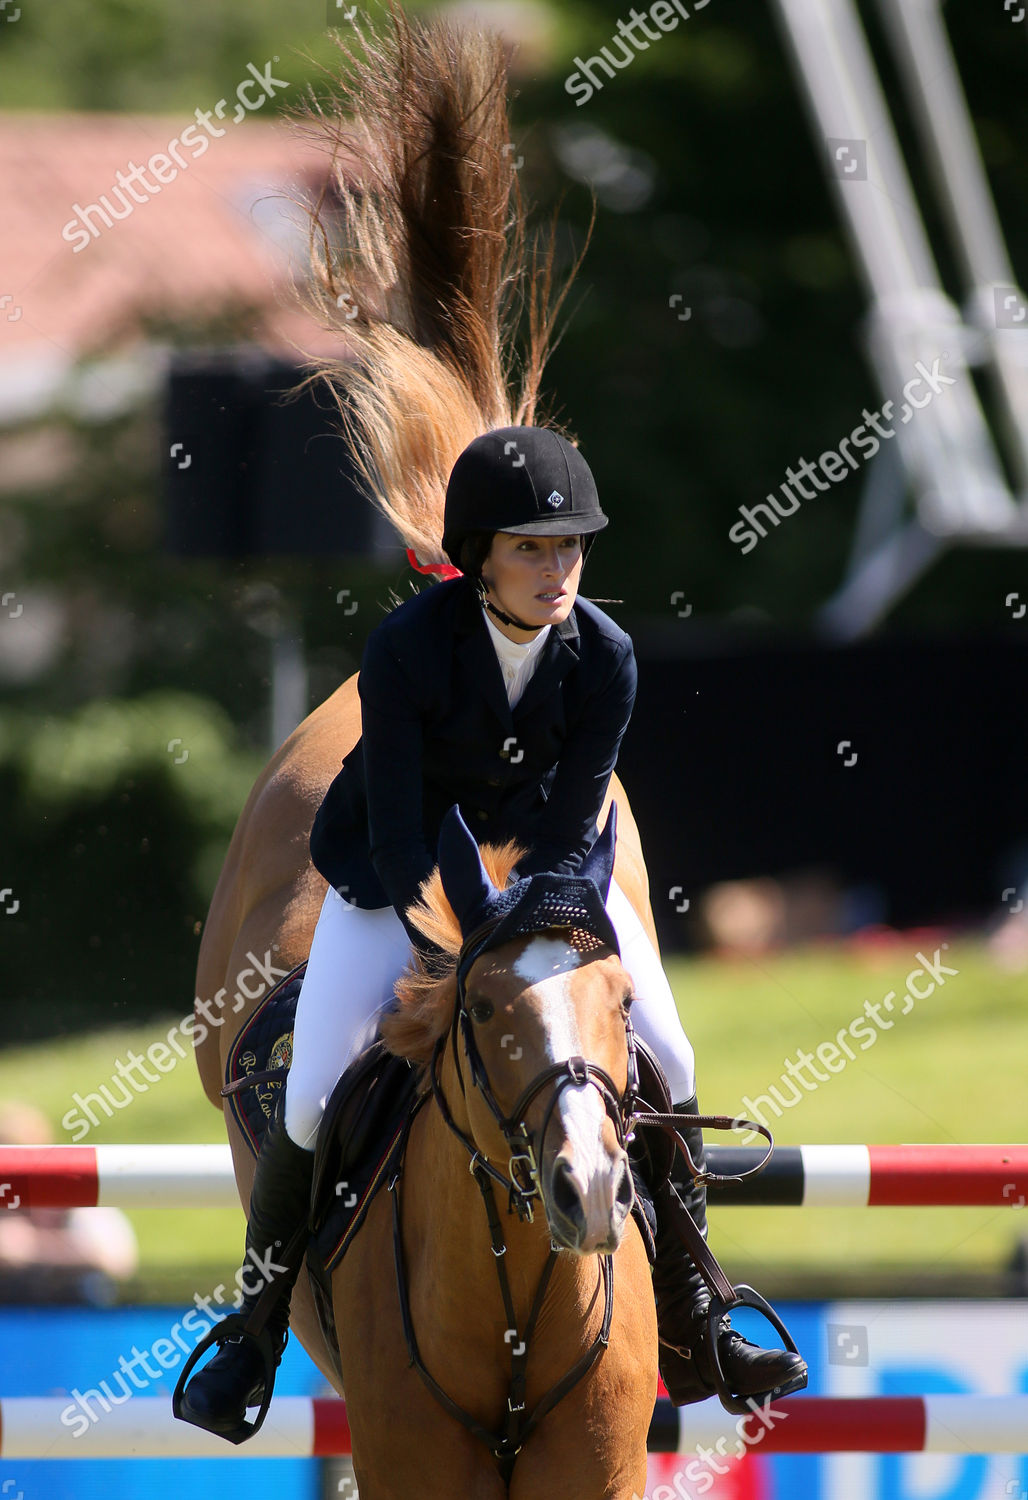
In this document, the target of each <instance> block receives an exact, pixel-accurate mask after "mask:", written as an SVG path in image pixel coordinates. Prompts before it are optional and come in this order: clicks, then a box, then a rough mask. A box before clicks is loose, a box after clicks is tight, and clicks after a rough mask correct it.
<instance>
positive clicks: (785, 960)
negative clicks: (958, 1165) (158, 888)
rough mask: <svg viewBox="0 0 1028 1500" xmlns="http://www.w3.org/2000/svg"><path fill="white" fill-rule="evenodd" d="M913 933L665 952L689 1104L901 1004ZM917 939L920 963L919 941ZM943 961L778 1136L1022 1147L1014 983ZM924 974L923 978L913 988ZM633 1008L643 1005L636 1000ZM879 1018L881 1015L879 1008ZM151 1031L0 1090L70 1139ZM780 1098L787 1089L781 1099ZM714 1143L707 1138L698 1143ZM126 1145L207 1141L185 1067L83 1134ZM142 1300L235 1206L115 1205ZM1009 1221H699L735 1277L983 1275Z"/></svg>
mask: <svg viewBox="0 0 1028 1500" xmlns="http://www.w3.org/2000/svg"><path fill="white" fill-rule="evenodd" d="M918 946H919V939H918V938H917V937H914V936H912V937H910V938H903V937H901V938H900V939H898V940H897V942H896V943H895V944H893V945H890V946H889V947H885V948H882V949H877V950H874V951H869V952H864V953H856V952H853V951H847V950H844V949H839V948H825V949H820V948H811V949H806V950H797V951H793V952H791V953H788V954H785V955H781V956H776V957H763V958H761V959H759V960H749V959H742V958H737V959H731V960H725V959H716V958H705V959H700V960H671V961H670V962H669V968H668V972H669V976H670V978H671V982H672V985H673V987H674V990H675V994H676V997H677V999H678V1002H679V1008H680V1011H681V1014H682V1018H683V1021H684V1023H685V1026H686V1029H687V1031H688V1033H689V1035H690V1037H691V1039H692V1041H693V1044H694V1046H695V1048H696V1054H697V1064H698V1081H699V1095H700V1103H701V1106H702V1107H703V1109H704V1110H705V1111H707V1112H710V1113H724V1114H728V1115H734V1114H736V1113H739V1112H743V1111H744V1108H745V1106H744V1104H743V1100H744V1099H745V1098H746V1096H750V1097H751V1098H754V1099H755V1098H756V1097H757V1096H758V1095H759V1094H762V1093H765V1092H766V1091H767V1089H768V1088H769V1086H770V1085H771V1084H775V1083H778V1082H779V1080H780V1078H781V1075H782V1073H783V1070H784V1064H785V1061H786V1059H788V1058H794V1057H796V1055H797V1051H798V1050H799V1049H800V1048H803V1049H805V1050H806V1051H808V1052H814V1051H815V1049H816V1048H817V1046H818V1044H819V1043H821V1042H825V1041H830V1040H832V1039H834V1037H835V1036H836V1033H837V1032H838V1031H839V1030H840V1029H842V1028H844V1027H846V1026H848V1025H849V1024H850V1022H851V1021H853V1020H854V1019H855V1018H856V1017H857V1016H858V1015H860V1014H861V1012H862V1010H863V1006H864V1002H865V1001H866V1000H870V1001H872V1002H878V1001H881V1000H882V999H883V998H884V996H885V995H886V994H887V993H888V991H889V990H895V991H896V992H897V994H898V995H899V996H900V997H901V999H902V994H903V991H904V987H905V978H906V974H907V973H908V971H909V970H910V969H912V968H913V967H915V966H916V964H917V959H916V958H915V956H914V954H915V952H916V949H917V947H918ZM920 946H921V947H922V948H923V949H924V950H925V951H926V952H927V953H928V954H929V956H931V953H932V952H933V951H934V947H935V943H934V941H933V942H932V943H931V944H930V945H929V943H928V940H927V938H926V939H925V940H924V941H923V942H921V943H920ZM943 959H944V962H946V963H948V964H949V965H950V966H951V967H953V968H956V969H958V970H959V973H958V974H957V975H955V976H951V977H948V978H947V979H946V982H945V985H944V986H942V987H940V988H938V989H937V990H936V992H935V994H934V995H932V996H931V997H930V998H929V999H927V1000H924V1001H920V1002H918V1003H917V1004H916V1005H915V1007H914V1009H913V1010H912V1011H911V1012H910V1013H909V1014H908V1015H906V1016H900V1015H899V1014H898V1011H899V1007H900V1002H899V1001H897V1004H896V1010H895V1011H894V1013H893V1014H894V1016H895V1025H894V1027H893V1028H892V1029H891V1030H887V1031H882V1032H877V1033H875V1035H876V1040H875V1042H874V1044H873V1045H872V1046H870V1047H869V1048H868V1049H867V1050H866V1051H861V1050H859V1042H854V1043H852V1044H851V1045H852V1046H853V1050H854V1051H855V1053H856V1058H855V1060H854V1061H852V1062H847V1064H846V1067H845V1069H844V1071H842V1072H841V1073H838V1074H836V1075H834V1076H832V1077H830V1078H829V1080H828V1081H827V1082H826V1083H824V1084H822V1085H820V1086H819V1087H818V1088H817V1089H816V1091H815V1092H812V1093H809V1094H805V1095H804V1096H803V1098H802V1099H801V1100H800V1102H799V1103H798V1104H796V1106H795V1107H794V1108H792V1109H790V1110H788V1111H786V1112H785V1113H783V1115H782V1117H781V1119H779V1120H774V1119H770V1118H769V1124H770V1125H771V1128H772V1130H773V1131H774V1133H775V1139H776V1141H778V1142H779V1143H780V1144H783V1145H789V1144H799V1143H802V1142H818V1141H821V1142H833V1141H838V1142H851V1141H856V1142H862V1141H869V1142H880V1143H886V1142H902V1141H941V1142H944V1141H971V1142H981V1141H1000V1142H1003V1141H1010V1142H1016V1141H1023V1140H1025V1139H1026V1138H1028V1132H1026V1126H1028V1110H1026V1104H1025V1099H1026V1091H1025V1078H1024V1075H1025V1062H1026V1059H1028V1008H1026V1007H1025V1004H1024V998H1023V997H1024V980H1023V978H1022V977H1021V976H1018V975H1015V974H1009V973H1006V972H1004V971H1002V970H1001V969H999V968H997V967H996V965H995V964H994V963H993V961H992V960H991V958H990V956H989V954H988V952H987V950H986V949H985V947H984V946H983V945H982V944H980V943H975V942H971V941H966V942H954V944H953V945H952V946H951V947H950V948H949V949H948V950H946V952H945V953H944V955H943ZM923 982H924V981H923V980H922V981H921V983H923ZM643 1003H645V1002H644V1001H641V1002H640V1004H643ZM887 1018H888V1017H887ZM174 1019H176V1018H173V1017H172V1018H168V1019H167V1020H166V1021H164V1023H163V1024H161V1023H158V1022H157V1021H155V1022H154V1023H153V1024H152V1025H151V1026H148V1027H145V1028H141V1029H137V1030H126V1031H109V1032H103V1033H99V1034H96V1035H93V1036H90V1037H84V1038H75V1039H72V1040H67V1041H53V1042H49V1043H46V1044H44V1045H36V1046H32V1047H24V1048H19V1049H16V1050H10V1051H7V1052H6V1053H4V1054H2V1055H0V1098H5V1099H9V1098H12V1097H18V1098H24V1099H31V1100H32V1101H34V1102H35V1103H36V1104H38V1105H39V1106H40V1107H41V1108H42V1109H43V1110H44V1111H45V1112H46V1113H47V1114H48V1115H49V1117H50V1119H51V1120H52V1122H53V1124H54V1128H55V1134H56V1138H57V1139H59V1140H62V1139H63V1140H69V1139H70V1136H68V1135H67V1133H66V1132H65V1131H62V1129H61V1124H60V1122H61V1119H62V1116H63V1115H64V1114H65V1113H66V1112H67V1111H68V1110H69V1109H70V1108H71V1107H72V1102H73V1101H72V1095H73V1093H74V1092H75V1091H76V1090H78V1091H79V1092H80V1093H86V1092H87V1091H89V1090H92V1089H95V1088H96V1087H97V1086H98V1085H99V1084H101V1083H104V1082H107V1081H109V1080H110V1078H111V1075H112V1072H113V1069H114V1064H115V1062H116V1061H117V1059H118V1058H126V1057H127V1054H128V1051H129V1049H130V1048H133V1049H135V1051H136V1052H143V1051H144V1050H145V1049H146V1047H147V1046H148V1045H149V1044H150V1043H152V1042H154V1041H156V1040H158V1039H159V1038H161V1037H163V1036H164V1035H165V1034H166V1033H167V1031H168V1028H169V1026H170V1025H171V1024H172V1022H173V1021H174ZM786 1097H788V1095H786ZM719 1138H720V1139H724V1140H727V1139H729V1137H717V1136H714V1135H710V1136H709V1137H708V1139H711V1140H714V1139H719ZM87 1140H88V1142H89V1143H90V1144H93V1145H102V1144H106V1143H114V1142H127V1141H165V1142H173V1141H182V1142H192V1141H221V1140H224V1131H223V1127H222V1123H221V1119H220V1117H219V1115H218V1113H217V1112H216V1111H215V1110H214V1109H213V1108H212V1107H211V1106H210V1104H208V1103H207V1101H206V1099H205V1098H204V1097H203V1094H202V1093H201V1090H200V1085H199V1080H198V1078H197V1075H196V1072H195V1069H194V1067H193V1063H192V1060H191V1059H189V1058H187V1059H186V1060H184V1061H182V1062H180V1063H179V1064H178V1066H177V1067H176V1068H175V1069H174V1071H173V1072H171V1073H169V1074H167V1075H165V1076H164V1077H162V1078H161V1079H160V1081H159V1082H158V1083H155V1084H153V1085H151V1086H150V1087H149V1089H148V1090H147V1092H146V1093H144V1094H141V1095H139V1097H138V1098H136V1099H135V1100H134V1101H133V1102H132V1103H131V1104H129V1105H128V1106H127V1107H126V1108H124V1109H123V1110H120V1111H118V1112H117V1113H116V1114H115V1115H114V1116H113V1117H112V1118H111V1119H110V1120H103V1121H102V1122H101V1124H100V1125H99V1126H97V1127H96V1128H95V1129H94V1130H92V1131H91V1132H90V1134H89V1136H88V1137H87ZM130 1218H131V1219H132V1222H133V1224H134V1226H135V1229H136V1233H137V1235H138V1237H139V1242H140V1249H141V1254H142V1269H141V1278H140V1280H141V1283H142V1282H145V1284H146V1289H147V1291H148V1292H149V1294H150V1295H161V1294H168V1292H169V1290H171V1291H178V1290H180V1289H181V1288H182V1287H185V1286H189V1287H196V1286H197V1285H206V1284H208V1283H210V1284H211V1285H212V1286H213V1285H214V1284H216V1283H217V1281H218V1280H219V1279H223V1278H224V1277H225V1275H226V1273H227V1272H228V1271H229V1270H230V1269H231V1268H232V1267H234V1265H235V1263H236V1259H237V1257H238V1255H239V1254H240V1251H241V1244H242V1231H243V1218H242V1213H241V1212H240V1211H239V1210H237V1209H232V1210H217V1211H215V1210H192V1211H187V1210H181V1211H162V1210H139V1211H134V1212H132V1213H131V1214H130ZM1024 1222H1025V1221H1024V1217H1023V1216H1022V1215H1016V1214H1011V1213H1010V1212H1009V1211H1006V1210H1001V1209H956V1210H954V1209H872V1210H867V1209H865V1210H858V1209H854V1210H847V1209H813V1210H812V1209H733V1208H718V1209H716V1210H714V1211H713V1214H712V1230H711V1241H712V1244H713V1247H714V1249H715V1251H716V1253H717V1254H718V1255H719V1256H721V1257H722V1259H723V1260H724V1262H725V1264H726V1268H727V1269H728V1270H729V1272H730V1274H732V1275H733V1276H734V1277H735V1278H736V1279H738V1278H740V1277H743V1278H744V1279H746V1280H751V1281H753V1282H754V1283H756V1284H758V1285H759V1284H760V1283H761V1280H762V1279H763V1278H765V1277H767V1276H770V1277H772V1279H774V1278H776V1277H777V1278H781V1277H783V1276H789V1277H790V1278H799V1280H800V1284H802V1278H803V1277H804V1276H805V1275H807V1274H809V1275H811V1276H813V1275H815V1274H832V1273H836V1272H839V1273H843V1272H845V1273H853V1272H857V1271H859V1272H867V1273H877V1274H878V1275H880V1276H888V1275H889V1274H894V1273H903V1274H905V1275H907V1277H908V1279H909V1276H910V1274H911V1273H915V1272H919V1271H924V1272H927V1273H930V1274H946V1273H948V1274H951V1275H959V1274H961V1273H966V1272H971V1271H997V1270H999V1269H1000V1268H1002V1266H1003V1265H1004V1264H1005V1262H1006V1261H1007V1260H1008V1258H1009V1256H1010V1253H1011V1251H1012V1249H1013V1246H1014V1244H1015V1241H1016V1239H1017V1237H1018V1235H1019V1234H1023V1233H1024V1232H1025V1230H1024V1227H1023V1226H1024Z"/></svg>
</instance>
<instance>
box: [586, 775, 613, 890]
mask: <svg viewBox="0 0 1028 1500" xmlns="http://www.w3.org/2000/svg"><path fill="white" fill-rule="evenodd" d="M617 814H618V807H617V803H616V802H614V801H613V800H612V801H611V804H610V812H609V813H608V814H607V821H606V823H604V825H603V831H602V833H599V834H597V836H596V842H595V843H594V844H593V846H592V848H591V849H590V850H589V853H588V854H587V855H586V856H585V859H584V860H583V861H582V864H581V868H580V869H579V872H578V873H579V875H583V876H585V877H586V878H587V879H589V880H594V881H595V882H596V885H597V887H598V888H599V892H600V895H601V896H602V897H603V899H604V902H606V900H607V893H608V891H609V890H610V879H611V876H612V875H613V873H614V842H615V839H616V836H617Z"/></svg>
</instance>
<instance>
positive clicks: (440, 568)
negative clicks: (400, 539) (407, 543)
mask: <svg viewBox="0 0 1028 1500" xmlns="http://www.w3.org/2000/svg"><path fill="white" fill-rule="evenodd" d="M407 561H408V562H409V563H410V565H411V567H412V568H417V570H418V572H419V573H438V574H439V576H440V578H463V577H464V574H463V573H462V572H461V570H460V568H455V567H454V566H453V564H452V563H419V562H418V559H417V557H416V556H415V553H414V548H413V547H408V548H407Z"/></svg>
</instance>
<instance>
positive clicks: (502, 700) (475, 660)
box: [454, 587, 514, 729]
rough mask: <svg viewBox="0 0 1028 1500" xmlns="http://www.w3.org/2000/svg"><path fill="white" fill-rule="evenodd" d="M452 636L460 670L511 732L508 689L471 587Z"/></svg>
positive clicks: (460, 609)
mask: <svg viewBox="0 0 1028 1500" xmlns="http://www.w3.org/2000/svg"><path fill="white" fill-rule="evenodd" d="M455 635H456V641H455V645H454V651H455V654H456V657H457V660H458V661H459V662H460V665H461V667H462V668H463V670H464V671H465V673H466V674H467V675H468V676H469V677H470V678H471V680H472V681H473V682H474V683H475V685H476V686H477V687H478V689H479V691H480V692H481V693H482V694H483V696H484V698H485V701H486V702H487V703H488V705H489V707H490V708H491V709H492V711H493V713H494V714H495V715H496V717H497V718H498V719H499V721H500V723H501V724H502V725H503V726H504V727H505V728H506V729H512V728H513V727H514V721H513V720H512V718H511V714H510V703H509V702H508V701H507V689H506V688H505V687H504V685H503V673H502V672H501V671H500V663H499V662H498V661H497V659H496V652H495V650H494V649H493V643H492V641H491V640H490V639H489V631H488V630H487V629H486V623H485V620H484V619H483V618H482V606H481V605H480V604H479V602H478V599H477V597H476V595H475V592H474V590H473V589H472V588H471V587H469V588H468V589H467V591H466V593H465V595H464V597H463V598H462V599H461V601H460V607H459V609H458V612H457V619H456V621H455Z"/></svg>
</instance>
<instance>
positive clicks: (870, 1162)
mask: <svg viewBox="0 0 1028 1500" xmlns="http://www.w3.org/2000/svg"><path fill="white" fill-rule="evenodd" d="M762 1154H763V1153H762V1148H759V1147H737V1146H715V1145H710V1146H708V1147H707V1158H708V1164H709V1166H710V1168H711V1170H712V1171H715V1172H722V1173H729V1174H731V1173H736V1172H741V1171H745V1170H747V1169H748V1168H750V1167H753V1166H754V1165H755V1164H756V1163H757V1162H758V1161H759V1160H760V1157H761V1155H762ZM710 1201H711V1202H712V1203H717V1204H724V1205H726V1206H727V1205H737V1206H739V1207H752V1206H756V1205H761V1204H763V1205H775V1204H778V1205H790V1204H791V1205H794V1206H800V1205H802V1206H803V1207H812V1208H817V1207H822V1208H882V1207H910V1208H915V1207H916V1208H933V1207H948V1208H957V1207H984V1208H1023V1207H1025V1205H1026V1204H1028V1146H940V1145H931V1146H779V1147H777V1148H776V1150H775V1153H774V1156H773V1157H772V1158H771V1161H770V1162H769V1163H768V1165H767V1167H766V1168H765V1169H764V1171H763V1172H761V1173H760V1174H759V1176H757V1177H753V1178H750V1179H749V1180H748V1181H747V1182H743V1183H739V1184H732V1185H730V1186H728V1187H723V1188H718V1187H712V1188H711V1190H710ZM238 1202H239V1199H238V1197H237V1195H236V1185H235V1178H234V1176H233V1172H232V1157H231V1153H230V1152H229V1148H228V1146H227V1145H219V1146H0V1208H2V1207H5V1206H6V1207H15V1206H17V1207H21V1208H83V1207H86V1208H93V1207H96V1206H97V1205H98V1204H99V1205H101V1206H104V1207H112V1208H216V1207H228V1206H232V1207H234V1206H235V1205H236V1204H237V1203H238Z"/></svg>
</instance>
